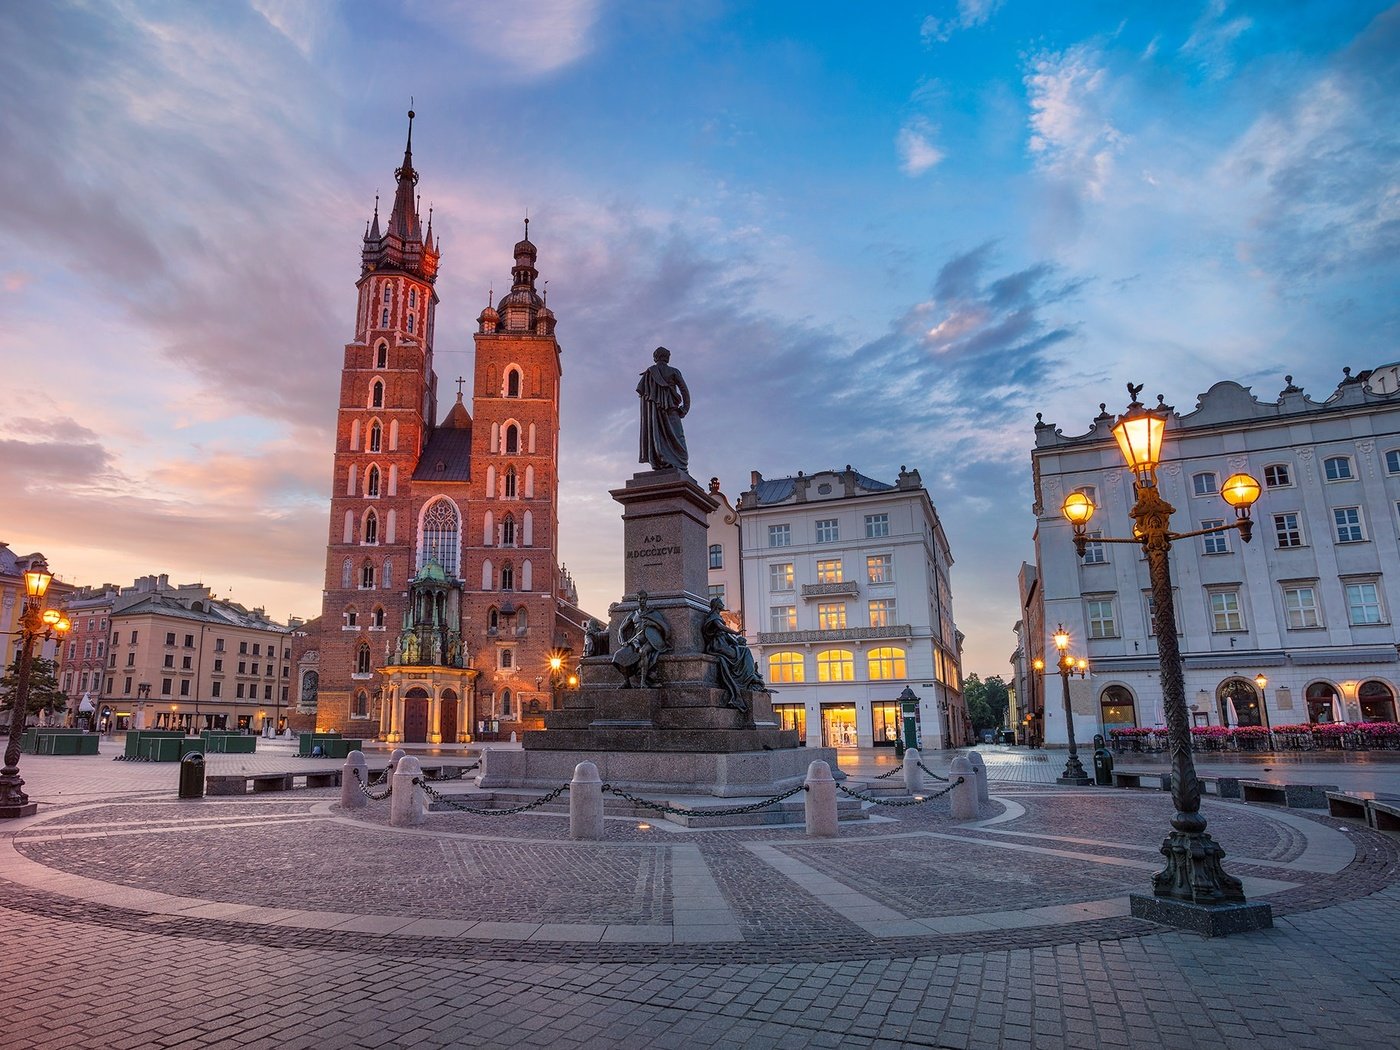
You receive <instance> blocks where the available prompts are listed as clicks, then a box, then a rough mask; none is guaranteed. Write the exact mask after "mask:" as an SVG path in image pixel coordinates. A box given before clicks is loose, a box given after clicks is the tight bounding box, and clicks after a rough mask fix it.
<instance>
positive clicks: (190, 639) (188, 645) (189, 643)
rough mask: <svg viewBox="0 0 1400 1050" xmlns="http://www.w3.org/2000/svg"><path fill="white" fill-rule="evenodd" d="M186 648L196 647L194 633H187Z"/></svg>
mask: <svg viewBox="0 0 1400 1050" xmlns="http://www.w3.org/2000/svg"><path fill="white" fill-rule="evenodd" d="M101 645H102V643H101V642H99V643H98V648H99V650H100V649H101ZM185 648H186V649H193V648H194V635H192V634H187V635H185ZM97 655H98V656H101V655H102V653H101V652H100V651H99V652H98V654H97Z"/></svg>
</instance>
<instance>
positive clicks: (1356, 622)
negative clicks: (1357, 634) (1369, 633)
mask: <svg viewBox="0 0 1400 1050" xmlns="http://www.w3.org/2000/svg"><path fill="white" fill-rule="evenodd" d="M1346 594H1347V619H1348V620H1349V621H1350V623H1351V625H1352V626H1353V627H1365V626H1367V625H1368V624H1373V623H1384V622H1385V617H1384V613H1383V610H1382V609H1381V594H1380V588H1379V587H1377V586H1376V584H1375V583H1349V584H1347V585H1346Z"/></svg>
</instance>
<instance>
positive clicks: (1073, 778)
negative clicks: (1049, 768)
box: [1055, 755, 1094, 787]
mask: <svg viewBox="0 0 1400 1050" xmlns="http://www.w3.org/2000/svg"><path fill="white" fill-rule="evenodd" d="M1093 782H1094V778H1093V777H1091V776H1089V774H1088V773H1086V772H1084V763H1082V762H1080V761H1079V756H1078V755H1070V756H1069V761H1068V762H1066V763H1065V771H1064V772H1063V773H1061V774H1060V776H1059V778H1058V779H1057V780H1056V781H1055V783H1057V784H1072V785H1074V786H1075V787H1088V786H1089V785H1090V784H1092V783H1093Z"/></svg>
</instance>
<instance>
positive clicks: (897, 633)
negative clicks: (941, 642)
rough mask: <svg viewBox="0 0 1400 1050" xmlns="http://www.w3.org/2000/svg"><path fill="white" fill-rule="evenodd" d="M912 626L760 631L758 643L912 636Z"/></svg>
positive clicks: (840, 640) (841, 640) (797, 643)
mask: <svg viewBox="0 0 1400 1050" xmlns="http://www.w3.org/2000/svg"><path fill="white" fill-rule="evenodd" d="M912 637H914V628H913V627H912V626H910V625H909V624H907V623H902V624H891V625H890V626H889V627H847V628H845V629H844V630H840V631H760V632H759V633H758V644H759V645H803V644H811V643H821V642H858V641H866V640H869V639H873V638H905V639H908V638H912Z"/></svg>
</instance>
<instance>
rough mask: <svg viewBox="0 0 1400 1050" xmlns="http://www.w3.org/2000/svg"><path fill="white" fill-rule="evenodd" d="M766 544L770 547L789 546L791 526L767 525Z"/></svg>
mask: <svg viewBox="0 0 1400 1050" xmlns="http://www.w3.org/2000/svg"><path fill="white" fill-rule="evenodd" d="M768 546H770V547H791V546H792V526H791V525H769V526H768Z"/></svg>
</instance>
